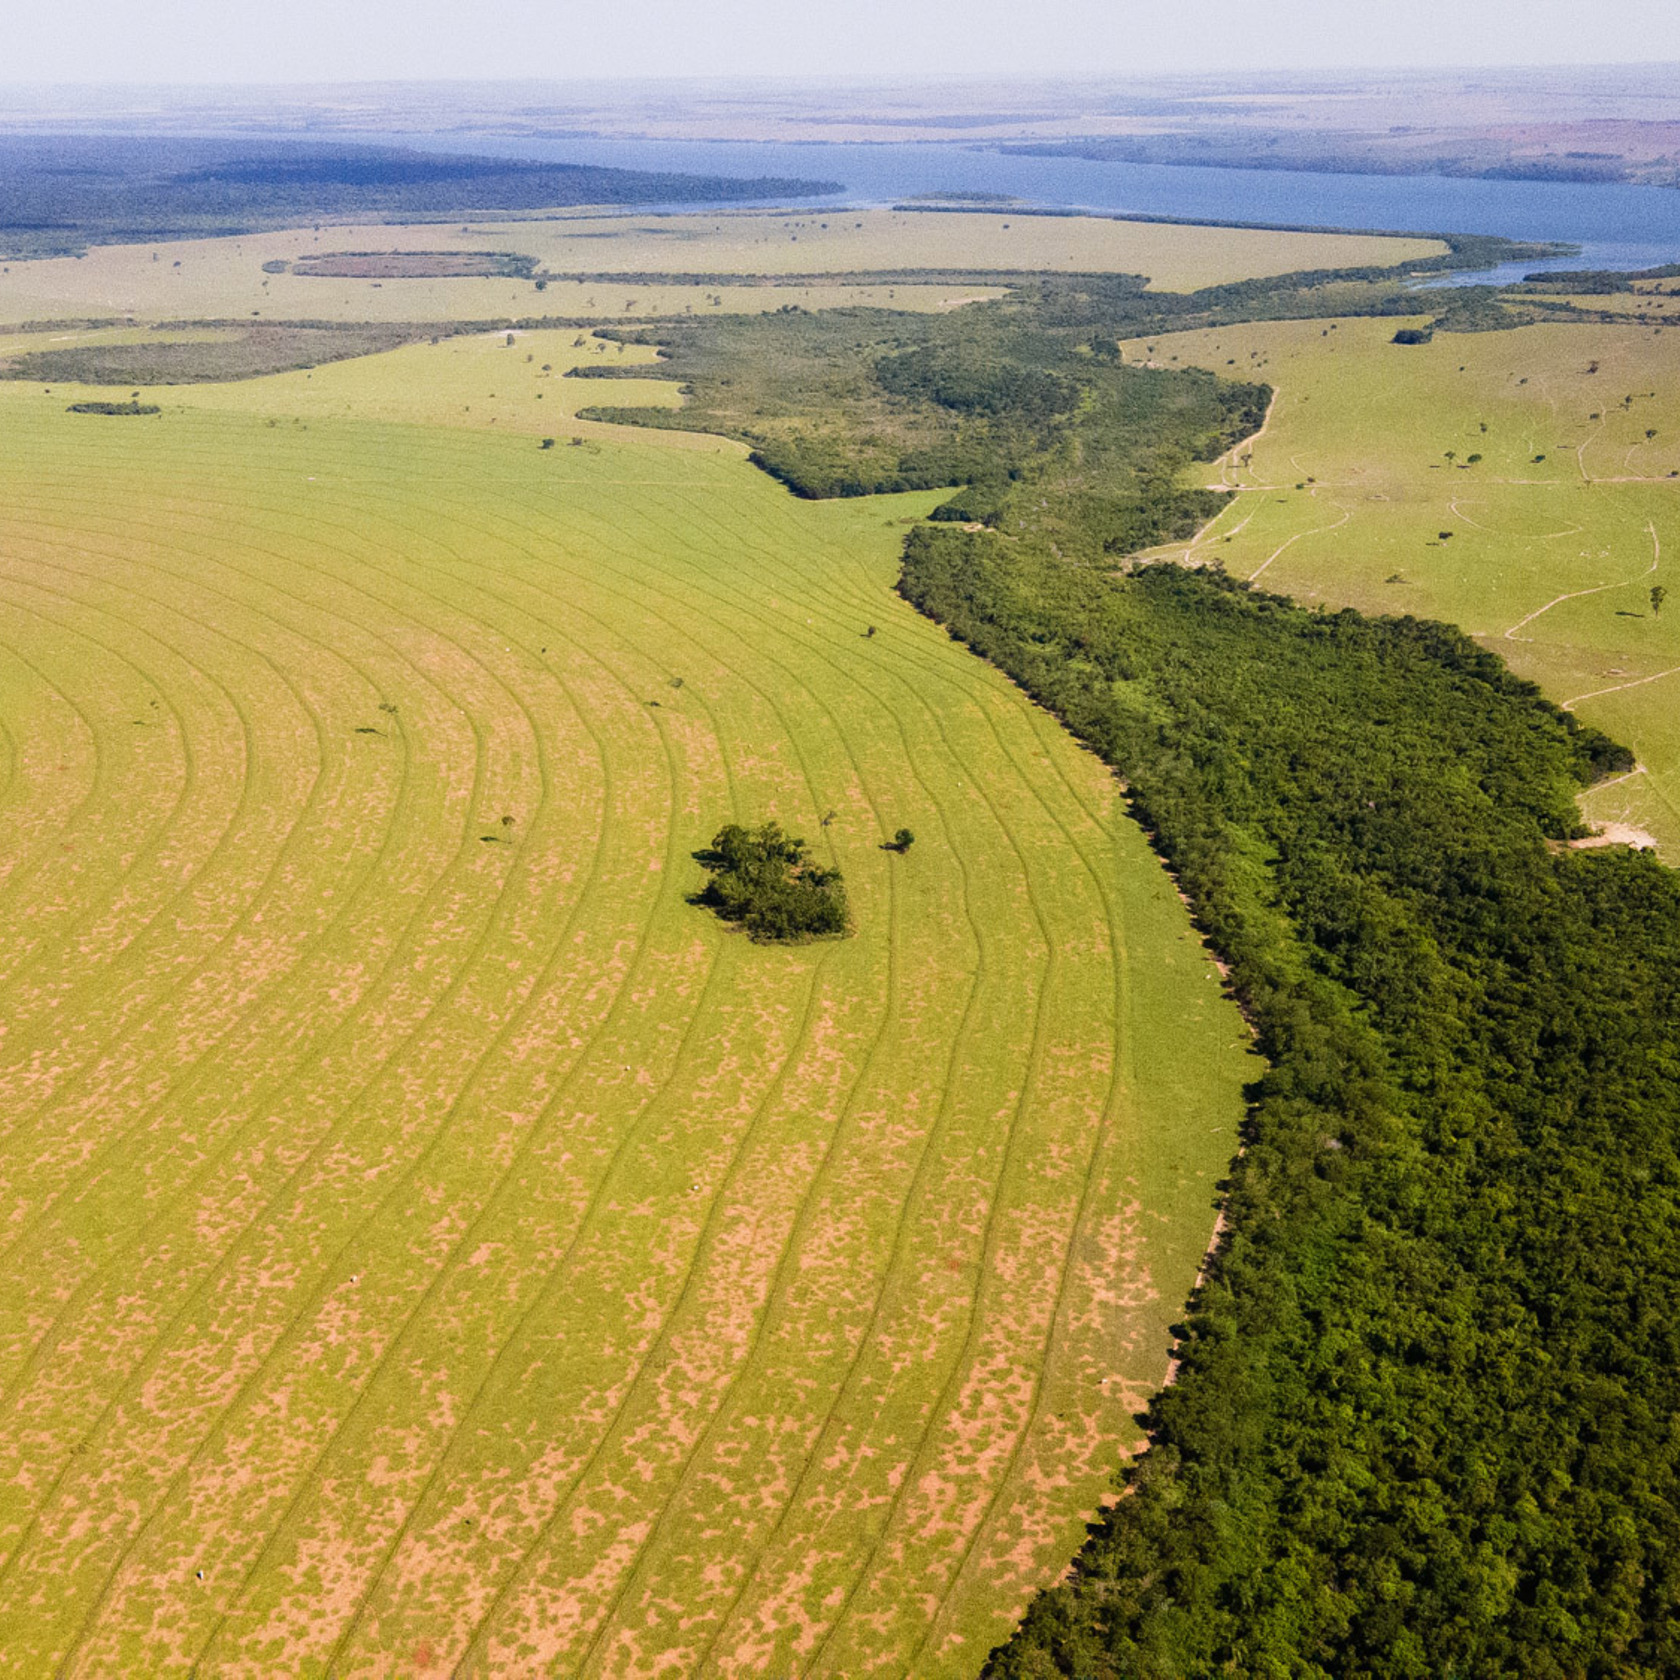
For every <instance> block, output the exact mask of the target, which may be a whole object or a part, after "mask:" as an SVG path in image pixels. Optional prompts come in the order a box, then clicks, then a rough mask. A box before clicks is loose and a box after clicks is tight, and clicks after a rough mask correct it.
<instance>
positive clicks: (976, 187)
mask: <svg viewBox="0 0 1680 1680" xmlns="http://www.w3.org/2000/svg"><path fill="white" fill-rule="evenodd" d="M358 138H367V139H372V138H374V137H373V136H358ZM379 138H382V139H385V140H387V141H389V142H390V143H391V144H395V145H409V146H419V147H424V148H426V149H429V150H437V151H455V152H474V153H478V154H480V155H484V154H490V155H494V156H501V157H525V158H537V159H545V160H556V161H566V162H576V163H592V164H605V165H610V166H613V167H616V168H620V169H650V170H680V171H684V172H688V173H692V174H706V175H720V174H721V175H777V176H784V177H786V176H795V177H798V178H800V179H803V180H826V181H839V182H841V183H843V185H844V189H845V190H844V194H843V195H842V200H841V201H843V202H845V203H847V204H858V205H871V204H890V203H892V202H893V201H894V200H895V199H903V198H907V197H909V196H910V195H912V194H914V193H926V192H953V191H954V192H994V193H1009V194H1011V195H1013V196H1016V197H1019V198H1022V199H1027V200H1030V201H1031V202H1033V203H1035V204H1040V205H1046V206H1054V207H1057V208H1068V209H1079V210H1094V211H1101V212H1104V213H1106V214H1110V215H1112V214H1115V213H1122V212H1130V213H1132V214H1134V215H1146V216H1175V217H1183V218H1185V219H1187V220H1191V221H1213V222H1269V223H1278V224H1283V225H1288V226H1300V227H1323V228H1358V229H1382V230H1384V231H1388V232H1395V233H1497V234H1504V235H1506V236H1507V237H1508V238H1512V239H1556V240H1567V241H1569V242H1570V243H1572V244H1577V245H1580V246H1581V247H1582V254H1581V255H1580V256H1579V257H1570V258H1568V259H1566V260H1564V261H1562V262H1558V263H1553V264H1549V265H1548V264H1539V263H1520V264H1515V265H1507V266H1506V267H1505V268H1503V269H1500V270H1492V271H1488V272H1486V273H1484V274H1478V275H1473V276H1460V277H1455V279H1454V282H1453V283H1455V284H1465V283H1468V282H1470V281H1485V280H1488V279H1497V280H1501V281H1503V280H1506V279H1515V278H1517V277H1519V276H1520V275H1522V274H1524V273H1528V272H1532V271H1533V270H1534V269H1536V268H1540V267H1547V266H1550V267H1561V268H1581V267H1590V268H1644V267H1649V266H1653V265H1655V264H1658V263H1666V262H1675V261H1680V191H1674V190H1671V189H1668V188H1663V187H1629V186H1608V185H1605V186H1585V185H1578V184H1575V183H1572V182H1557V181H1472V180H1450V179H1447V178H1445V177H1442V176H1436V175H1314V174H1306V173H1296V172H1288V171H1283V170H1261V169H1202V168H1181V167H1176V166H1171V165H1165V164H1138V163H1093V162H1090V161H1088V160H1086V159H1083V158H1060V157H1054V158H1046V157H1016V156H1009V155H1006V154H1004V153H1002V152H996V151H988V150H986V149H984V148H981V147H970V146H964V145H952V144H948V143H924V144H919V145H918V144H903V143H900V144H879V145H860V144H833V143H828V142H812V143H809V144H797V145H795V144H786V143H755V142H744V141H709V140H602V139H589V138H576V139H574V138H568V137H565V136H559V135H557V136H554V137H552V138H545V139H531V138H528V137H520V138H517V139H510V138H508V137H506V136H499V135H488V134H467V133H461V132H459V131H457V132H454V133H449V134H391V135H387V136H381V137H379ZM809 202H811V203H829V204H833V203H835V202H836V200H835V199H832V198H830V199H826V200H810V201H809ZM684 208H688V209H693V208H695V206H692V205H690V206H685V207H684Z"/></svg>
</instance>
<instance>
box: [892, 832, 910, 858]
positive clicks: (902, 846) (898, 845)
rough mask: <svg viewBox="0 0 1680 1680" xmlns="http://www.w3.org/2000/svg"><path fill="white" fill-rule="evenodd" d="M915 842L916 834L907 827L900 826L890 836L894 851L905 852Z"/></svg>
mask: <svg viewBox="0 0 1680 1680" xmlns="http://www.w3.org/2000/svg"><path fill="white" fill-rule="evenodd" d="M915 844H916V836H915V835H914V834H912V833H911V832H910V830H909V829H907V828H901V829H900V830H899V831H898V832H897V833H896V834H895V835H894V836H893V837H892V849H893V850H894V851H895V852H907V851H909V850H910V848H911V847H912V846H914V845H915Z"/></svg>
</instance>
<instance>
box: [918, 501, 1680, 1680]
mask: <svg viewBox="0 0 1680 1680" xmlns="http://www.w3.org/2000/svg"><path fill="white" fill-rule="evenodd" d="M904 589H905V592H906V594H907V595H908V596H909V597H910V599H912V600H913V601H914V602H915V603H916V604H917V605H918V606H920V607H921V608H922V609H923V610H924V611H927V612H929V613H931V614H932V615H933V616H934V617H936V618H938V619H940V620H941V621H942V622H944V623H945V624H947V625H948V626H949V627H950V628H951V629H952V630H953V632H954V633H956V634H957V635H959V636H961V637H962V638H963V639H964V640H966V641H968V642H969V643H970V645H971V646H973V647H974V648H975V649H976V651H978V652H981V653H983V654H984V655H985V656H986V657H987V658H989V659H991V660H993V661H994V662H996V663H997V664H999V665H1001V666H1002V667H1003V668H1004V669H1005V670H1006V671H1008V672H1009V673H1010V674H1011V675H1013V676H1014V677H1015V678H1016V679H1017V680H1018V681H1020V682H1021V683H1022V684H1023V685H1024V686H1025V687H1026V688H1027V689H1028V690H1029V691H1030V692H1031V693H1033V694H1034V695H1035V696H1037V697H1038V698H1039V699H1041V700H1043V701H1044V702H1045V704H1047V705H1049V706H1051V707H1052V708H1053V709H1055V710H1056V711H1057V712H1058V714H1059V715H1060V716H1061V717H1062V718H1063V719H1064V720H1065V721H1066V722H1067V723H1068V725H1069V726H1070V727H1071V728H1072V729H1074V730H1075V732H1076V733H1078V734H1079V735H1080V736H1081V737H1082V738H1084V739H1085V740H1086V741H1088V742H1089V743H1090V744H1091V745H1092V746H1094V747H1095V748H1096V749H1097V750H1098V751H1099V752H1100V753H1101V754H1102V755H1103V756H1104V757H1105V758H1106V759H1107V760H1108V762H1110V763H1111V764H1113V765H1114V766H1115V767H1116V769H1117V770H1119V771H1120V772H1121V774H1122V775H1123V776H1124V777H1125V778H1126V781H1127V785H1128V787H1129V790H1130V795H1131V798H1132V801H1133V806H1134V810H1135V812H1136V814H1137V815H1138V817H1139V818H1140V820H1142V821H1143V822H1144V823H1145V824H1146V826H1147V827H1148V828H1149V830H1150V831H1151V833H1152V834H1153V835H1154V837H1155V840H1156V843H1157V845H1158V847H1159V848H1160V850H1161V852H1162V854H1163V855H1164V857H1165V858H1166V859H1167V860H1168V862H1169V864H1170V865H1171V867H1172V868H1173V869H1174V871H1175V872H1176V873H1177V875H1178V878H1179V881H1180V884H1181V886H1182V887H1183V889H1184V890H1185V891H1186V893H1187V894H1188V895H1189V897H1190V899H1191V901H1192V903H1193V904H1194V905H1195V907H1196V911H1197V914H1198V916H1199V917H1200V919H1201V921H1202V923H1203V925H1204V927H1205V928H1206V930H1207V932H1208V934H1209V936H1210V938H1211V939H1212V941H1213V943H1214V945H1215V946H1216V948H1217V949H1218V950H1219V951H1220V952H1221V953H1222V954H1223V955H1224V957H1225V958H1226V960H1227V961H1228V962H1229V963H1230V964H1231V965H1232V983H1233V985H1234V986H1235V988H1236V990H1237V993H1238V995H1239V997H1240V998H1241V999H1242V1001H1243V1003H1244V1006H1245V1008H1246V1010H1247V1012H1248V1014H1249V1017H1250V1019H1251V1021H1252V1022H1253V1023H1254V1025H1255V1027H1256V1029H1257V1031H1258V1033H1259V1037H1260V1046H1261V1048H1262V1050H1263V1051H1264V1052H1265V1054H1266V1057H1267V1060H1268V1063H1269V1071H1268V1072H1267V1074H1266V1075H1265V1077H1264V1079H1263V1080H1262V1081H1261V1082H1260V1085H1259V1088H1258V1090H1257V1091H1255V1092H1254V1094H1253V1095H1254V1106H1253V1109H1252V1112H1251V1116H1250V1122H1249V1127H1248V1135H1247V1139H1246V1149H1245V1152H1244V1154H1243V1155H1242V1156H1241V1157H1240V1159H1239V1160H1238V1161H1237V1163H1236V1164H1235V1167H1234V1169H1233V1173H1232V1179H1231V1185H1230V1193H1229V1197H1228V1200H1227V1203H1226V1219H1227V1225H1228V1229H1229V1233H1230V1235H1229V1240H1228V1244H1227V1246H1226V1247H1225V1248H1224V1250H1223V1252H1222V1253H1221V1254H1220V1255H1219V1257H1218V1258H1217V1260H1216V1262H1215V1264H1214V1265H1213V1267H1212V1268H1211V1271H1210V1275H1209V1278H1208V1281H1207V1283H1206V1285H1205V1287H1204V1288H1203V1290H1202V1291H1201V1294H1200V1295H1199V1297H1198V1298H1197V1300H1196V1301H1195V1302H1194V1303H1193V1306H1192V1309H1191V1312H1190V1314H1189V1317H1188V1320H1187V1322H1186V1324H1185V1325H1184V1326H1183V1340H1182V1342H1181V1345H1180V1348H1179V1350H1178V1351H1179V1356H1180V1358H1181V1361H1182V1364H1181V1366H1180V1370H1179V1375H1178V1381H1177V1383H1176V1384H1175V1385H1174V1386H1173V1387H1172V1388H1170V1389H1168V1390H1166V1391H1165V1392H1164V1393H1162V1394H1161V1395H1160V1396H1158V1397H1157V1399H1156V1401H1155V1403H1154V1404H1153V1406H1152V1408H1151V1410H1150V1413H1149V1417H1148V1420H1147V1421H1148V1428H1149V1432H1150V1436H1151V1441H1152V1445H1151V1448H1150V1450H1149V1451H1148V1452H1147V1453H1146V1454H1145V1456H1144V1457H1143V1458H1141V1459H1140V1460H1139V1461H1137V1463H1136V1464H1135V1465H1134V1466H1133V1467H1132V1469H1131V1470H1130V1472H1129V1474H1128V1476H1127V1488H1128V1493H1129V1497H1126V1498H1123V1499H1122V1500H1121V1501H1120V1502H1119V1503H1118V1504H1117V1505H1115V1506H1114V1507H1113V1509H1112V1510H1111V1511H1110V1512H1108V1513H1107V1514H1106V1515H1105V1516H1104V1518H1103V1519H1102V1521H1101V1522H1100V1523H1099V1525H1098V1526H1097V1529H1096V1531H1095V1533H1094V1535H1093V1538H1092V1540H1091V1542H1090V1544H1089V1545H1088V1546H1087V1548H1086V1550H1085V1552H1084V1553H1083V1555H1082V1556H1081V1558H1080V1559H1079V1561H1078V1564H1077V1567H1076V1571H1075V1574H1074V1577H1073V1579H1072V1581H1071V1582H1070V1583H1069V1584H1067V1585H1064V1586H1060V1587H1057V1588H1055V1589H1053V1590H1051V1591H1050V1592H1048V1593H1046V1594H1044V1595H1043V1596H1042V1597H1041V1598H1040V1599H1039V1601H1038V1602H1037V1603H1036V1604H1035V1605H1034V1607H1033V1609H1032V1611H1031V1613H1030V1614H1029V1616H1028V1618H1027V1620H1026V1623H1025V1625H1024V1627H1023V1628H1022V1630H1021V1631H1020V1633H1019V1634H1018V1635H1017V1636H1016V1638H1015V1639H1014V1641H1013V1642H1012V1643H1011V1644H1010V1645H1009V1646H1007V1647H1005V1648H1004V1649H1003V1650H1002V1651H1000V1652H998V1653H996V1654H994V1657H993V1659H992V1661H991V1663H990V1665H989V1667H988V1670H987V1672H988V1675H989V1676H991V1677H992V1680H1042V1677H1046V1676H1052V1675H1074V1676H1080V1677H1082V1680H1155V1677H1161V1680H1165V1677H1167V1676H1183V1675H1204V1674H1205V1675H1211V1674H1226V1673H1230V1674H1242V1675H1250V1676H1252V1675H1275V1676H1280V1677H1281V1676H1285V1675H1287V1676H1300V1675H1336V1676H1369V1677H1371V1680H1376V1677H1378V1676H1381V1677H1383V1680H1394V1677H1398V1676H1417V1677H1419V1680H1422V1677H1424V1676H1430V1677H1435V1676H1441V1675H1447V1674H1452V1675H1458V1676H1463V1677H1466V1680H1469V1677H1481V1676H1487V1677H1490V1680H1491V1677H1492V1676H1495V1675H1501V1676H1503V1675H1516V1674H1521V1675H1524V1676H1539V1677H1550V1676H1557V1677H1559V1680H1563V1677H1565V1676H1578V1675H1579V1676H1589V1675H1590V1676H1605V1677H1609V1676H1632V1675H1651V1676H1656V1675H1660V1674H1670V1673H1673V1672H1675V1670H1676V1667H1677V1665H1680V1632H1677V1626H1680V1624H1677V1621H1676V1616H1677V1613H1680V1499H1677V1496H1680V1486H1677V1484H1676V1456H1677V1451H1680V884H1677V883H1676V881H1675V878H1674V877H1673V875H1672V874H1671V873H1670V872H1669V871H1668V870H1666V869H1665V868H1663V867H1662V866H1661V865H1660V864H1658V863H1656V862H1655V861H1654V860H1652V859H1650V858H1647V857H1645V856H1642V855H1637V854H1632V853H1627V852H1593V853H1585V852H1578V851H1571V850H1570V849H1568V847H1567V846H1566V845H1565V844H1563V842H1564V841H1565V839H1566V838H1567V837H1568V836H1569V835H1570V834H1571V833H1573V832H1575V831H1576V822H1577V818H1576V813H1575V809H1574V805H1573V801H1572V797H1571V796H1572V794H1573V793H1574V792H1575V791H1576V790H1577V789H1578V788H1579V787H1581V786H1582V785H1583V784H1585V783H1588V782H1590V781H1591V780H1593V779H1595V778H1596V777H1597V776H1599V775H1601V774H1603V773H1606V772H1609V771H1614V770H1616V769H1618V768H1621V767H1625V765H1626V764H1627V762H1628V759H1627V755H1626V754H1625V752H1624V751H1623V750H1622V749H1620V748H1616V747H1614V746H1612V745H1611V744H1610V743H1608V742H1607V741H1605V740H1603V739H1602V738H1601V737H1599V736H1597V735H1595V734H1593V733H1592V732H1590V731H1586V730H1581V729H1578V728H1576V727H1575V726H1574V723H1573V720H1572V719H1571V718H1569V717H1568V716H1567V715H1565V714H1560V713H1559V712H1557V711H1556V710H1555V709H1554V708H1553V707H1551V706H1549V705H1548V704H1546V703H1545V702H1544V701H1542V700H1540V699H1539V698H1538V697H1537V696H1536V694H1535V692H1534V691H1533V690H1532V689H1531V688H1530V687H1529V686H1528V685H1526V684H1524V683H1521V682H1518V681H1517V680H1515V679H1513V678H1512V677H1511V676H1510V675H1509V674H1508V673H1507V672H1506V671H1505V669H1504V668H1503V666H1501V665H1500V664H1499V663H1498V661H1496V660H1495V659H1493V658H1492V657H1491V656H1489V655H1487V654H1485V653H1483V652H1481V651H1480V650H1479V649H1477V648H1476V647H1475V646H1474V645H1473V644H1471V643H1470V642H1469V641H1468V640H1466V639H1465V638H1463V637H1461V636H1460V635H1458V634H1457V633H1456V632H1454V631H1452V630H1450V629H1447V628H1446V627H1443V626H1440V625H1435V624H1427V623H1420V622H1417V621H1413V620H1406V619H1402V620H1386V621H1371V620H1368V619H1364V618H1361V617H1360V616H1358V615H1357V614H1354V613H1351V612H1343V613H1335V614H1320V613H1314V612H1309V611H1306V610H1303V609H1301V608H1298V607H1295V606H1292V605H1291V604H1290V603H1288V602H1286V601H1283V600H1280V599H1278V598H1275V597H1272V596H1267V595H1263V594H1260V593H1258V592H1255V591H1250V590H1248V589H1246V588H1245V587H1243V586H1240V585H1236V584H1233V583H1230V582H1228V581H1227V580H1226V579H1224V578H1223V577H1221V576H1220V575H1218V574H1217V573H1207V572H1202V573H1197V572H1186V571H1182V570H1180V569H1179V568H1176V567H1168V566H1159V567H1149V568H1145V569H1143V570H1141V571H1139V572H1137V573H1135V574H1134V575H1132V576H1130V577H1124V578H1109V577H1096V576H1093V575H1092V574H1091V573H1090V572H1088V571H1083V572H1082V571H1075V570H1073V569H1071V568H1068V567H1066V566H1062V565H1059V564H1057V563H1055V562H1053V561H1048V560H1046V559H1045V558H1043V557H1042V556H1039V557H1028V556H1023V555H1021V554H1019V553H1018V552H1013V551H1006V547H1005V545H1003V544H1001V543H999V542H998V540H997V539H996V538H994V537H990V536H986V535H976V534H970V533H964V532H954V531H931V530H926V529H924V530H920V531H918V532H916V533H915V534H914V535H913V537H912V539H911V542H910V545H909V549H908V551H907V555H906V564H905V579H904Z"/></svg>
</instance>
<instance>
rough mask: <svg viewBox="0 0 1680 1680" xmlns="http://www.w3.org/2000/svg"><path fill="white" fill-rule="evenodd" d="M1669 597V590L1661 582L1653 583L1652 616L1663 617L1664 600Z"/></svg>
mask: <svg viewBox="0 0 1680 1680" xmlns="http://www.w3.org/2000/svg"><path fill="white" fill-rule="evenodd" d="M1667 599H1668V591H1667V590H1666V589H1664V588H1663V586H1662V585H1661V584H1660V583H1653V584H1652V585H1651V616H1652V617H1653V618H1661V617H1662V610H1663V602H1664V601H1666V600H1667Z"/></svg>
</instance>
